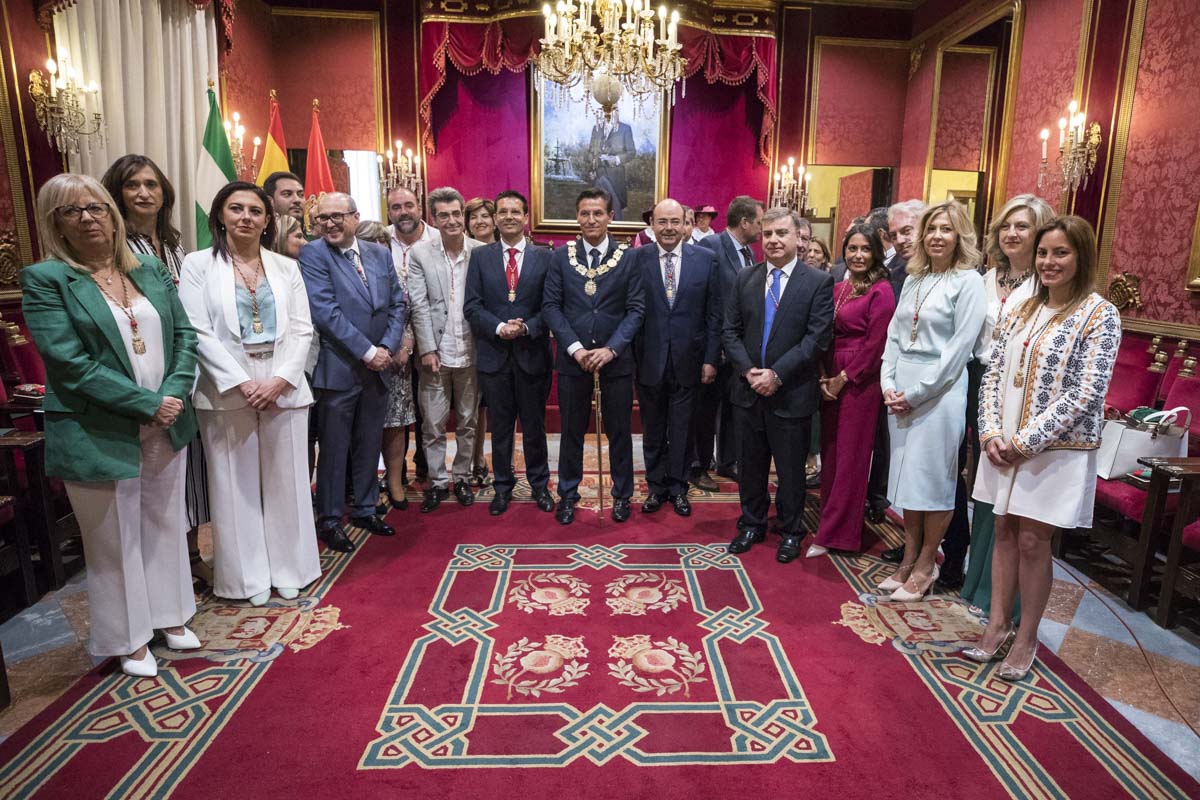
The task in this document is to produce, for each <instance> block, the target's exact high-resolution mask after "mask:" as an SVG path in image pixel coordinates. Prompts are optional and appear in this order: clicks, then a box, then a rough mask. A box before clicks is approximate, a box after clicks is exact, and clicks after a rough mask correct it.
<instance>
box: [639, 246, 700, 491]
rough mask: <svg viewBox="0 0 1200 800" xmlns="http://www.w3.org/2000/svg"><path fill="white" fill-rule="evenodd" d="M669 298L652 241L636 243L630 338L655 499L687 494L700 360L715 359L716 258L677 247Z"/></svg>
mask: <svg viewBox="0 0 1200 800" xmlns="http://www.w3.org/2000/svg"><path fill="white" fill-rule="evenodd" d="M680 250H681V252H680V257H679V258H678V259H677V261H681V262H682V264H678V263H677V264H676V270H677V272H676V290H675V302H674V303H673V304H670V303H668V302H667V291H666V286H665V284H664V282H663V269H662V257H661V255H660V252H659V246H658V245H657V244H648V245H646V246H644V247H640V248H638V251H637V261H638V269H639V270H640V271H641V273H642V289H643V291H644V292H645V297H646V318H645V321H644V322H643V323H642V330H641V331H640V332H639V334H638V337H637V339H635V340H634V346H633V351H634V355H635V357H636V359H637V395H638V406H639V409H640V410H641V418H642V451H643V453H644V454H645V458H646V482H647V483H648V484H649V486H650V493H651V494H653V495H657V496H659V497H662V496H667V497H675V496H677V495H680V494H684V495H686V494H687V469H688V432H689V428H690V424H691V420H692V414H693V412H694V411H695V405H696V396H697V392H698V390H699V388H700V386H701V385H702V384H701V382H700V381H701V375H702V368H703V366H704V365H705V364H711V365H712V366H714V367H715V366H716V365H717V360H718V353H719V349H720V336H721V305H720V288H719V286H720V284H719V276H718V272H717V270H718V266H717V258H716V256H715V255H714V254H713V253H712V252H711V251H710V250H708V249H706V248H703V247H699V246H697V245H693V244H684V245H683V246H682V247H681V248H680Z"/></svg>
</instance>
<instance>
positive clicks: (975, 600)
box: [959, 194, 1055, 616]
mask: <svg viewBox="0 0 1200 800" xmlns="http://www.w3.org/2000/svg"><path fill="white" fill-rule="evenodd" d="M1054 217H1055V214H1054V209H1053V208H1052V207H1051V206H1050V204H1049V203H1047V202H1046V201H1045V200H1043V199H1041V198H1040V197H1036V196H1034V195H1032V194H1019V195H1017V196H1015V197H1013V198H1012V199H1011V200H1009V201H1008V202H1007V203H1005V204H1004V206H1003V207H1002V208H1001V209H1000V211H999V212H997V213H996V216H995V218H994V219H993V220H992V224H991V225H990V226H988V235H987V245H986V248H985V249H986V251H987V255H988V262H989V263H990V264H991V265H992V268H991V269H989V270H988V271H987V274H986V275H984V276H983V285H984V289H985V290H986V291H987V321H986V322H985V323H984V326H983V330H982V331H980V332H979V341H977V342H976V343H975V358H974V360H972V361H971V363H970V364H968V365H967V377H968V380H969V381H970V383H969V389H968V392H969V394H968V396H967V421H968V424H969V426H970V427H971V431H972V432H973V433H974V439H975V442H976V443H978V441H979V421H978V417H979V404H978V398H979V385H980V383H981V382H982V379H983V372H984V370H986V369H987V365H988V362H989V361H991V358H992V348H993V347H994V346H995V344H996V340H997V339H999V338H1000V331H1001V328H1002V326H1003V324H1004V320H1005V319H1007V318H1008V317H1009V316H1010V315H1011V314H1012V311H1013V309H1015V308H1019V307H1020V305H1021V304H1022V303H1024V302H1025V301H1026V300H1028V299H1029V298H1030V297H1032V296H1033V290H1034V287H1035V285H1036V283H1037V278H1036V277H1034V270H1033V237H1034V236H1035V235H1036V234H1037V231H1038V229H1039V228H1041V227H1042V226H1043V225H1045V224H1046V223H1048V222H1050V221H1051V220H1053V219H1054ZM972 411H973V412H974V416H972ZM981 456H982V453H980V452H979V451H978V450H976V451H975V454H974V455H973V460H974V467H973V469H972V470H971V472H972V474H978V472H979V460H980V457H981ZM995 530H996V525H995V517H994V516H993V515H992V507H991V505H989V504H988V503H984V502H982V501H977V502H976V503H975V509H974V511H973V513H972V514H971V547H970V551H969V553H970V555H969V558H968V561H967V570H966V575H965V577H964V580H963V586H962V590H961V591H960V592H959V594H960V595H961V596H962V598H963V599H964V600H966V601H967V602H968V603H970V604H971V606H972V610H973V611H977V610H978V609H984V610H986V609H987V608H989V607H990V605H991V601H992V538H993V536H994V533H995ZM1013 614H1014V615H1015V616H1019V614H1020V604H1019V602H1018V604H1017V605H1016V607H1014V610H1013Z"/></svg>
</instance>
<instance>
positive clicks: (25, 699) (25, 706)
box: [0, 641, 92, 737]
mask: <svg viewBox="0 0 1200 800" xmlns="http://www.w3.org/2000/svg"><path fill="white" fill-rule="evenodd" d="M5 656H6V661H7V651H6V652H5ZM91 669H92V658H91V657H90V656H89V655H88V653H87V650H85V649H84V647H83V645H82V644H81V643H79V642H77V641H76V642H72V643H70V644H68V645H66V646H63V647H58V648H55V649H53V650H46V651H42V652H40V653H39V654H38V655H37V657H35V658H26V659H25V660H23V661H19V662H16V663H12V662H9V663H8V682H9V687H10V688H11V689H12V695H13V704H12V705H11V706H9V707H8V708H6V709H5V710H4V712H3V713H0V736H5V737H7V736H11V735H12V734H13V733H14V732H15V731H16V730H17V729H18V728H20V727H21V726H22V725H24V724H25V723H26V722H28V721H29V720H31V719H33V718H34V717H35V716H37V714H38V713H39V712H41V710H42V709H44V708H45V707H46V706H48V705H50V704H51V703H52V702H54V701H55V700H57V699H58V697H59V696H60V695H61V694H62V693H63V692H65V691H66V690H67V689H68V688H70V687H71V685H72V684H73V683H75V681H77V680H79V678H81V677H82V676H84V675H86V674H87V673H88V671H90V670H91Z"/></svg>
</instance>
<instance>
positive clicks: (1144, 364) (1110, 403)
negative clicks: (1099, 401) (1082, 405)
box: [1104, 337, 1162, 411]
mask: <svg viewBox="0 0 1200 800" xmlns="http://www.w3.org/2000/svg"><path fill="white" fill-rule="evenodd" d="M1153 365H1154V359H1153V357H1152V356H1151V355H1150V354H1149V353H1148V352H1146V347H1145V345H1144V343H1143V341H1142V340H1141V339H1136V338H1133V337H1129V338H1126V339H1123V340H1122V341H1121V349H1120V350H1118V351H1117V363H1116V366H1115V367H1114V368H1113V376H1112V381H1111V382H1110V383H1109V385H1108V396H1107V397H1105V398H1104V404H1105V406H1107V407H1108V408H1115V409H1118V410H1120V411H1131V410H1133V409H1135V408H1137V407H1138V406H1152V405H1154V401H1155V399H1156V398H1157V397H1158V387H1159V384H1160V383H1161V382H1162V373H1161V372H1152V371H1151V370H1150V367H1151V366H1153Z"/></svg>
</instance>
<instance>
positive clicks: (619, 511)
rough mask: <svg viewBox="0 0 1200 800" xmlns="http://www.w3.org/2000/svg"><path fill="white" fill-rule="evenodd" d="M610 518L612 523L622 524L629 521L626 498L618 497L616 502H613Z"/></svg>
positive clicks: (627, 500) (627, 499)
mask: <svg viewBox="0 0 1200 800" xmlns="http://www.w3.org/2000/svg"><path fill="white" fill-rule="evenodd" d="M612 518H613V522H624V521H625V520H627V519H629V498H628V497H618V498H617V499H616V500H613V510H612Z"/></svg>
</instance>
